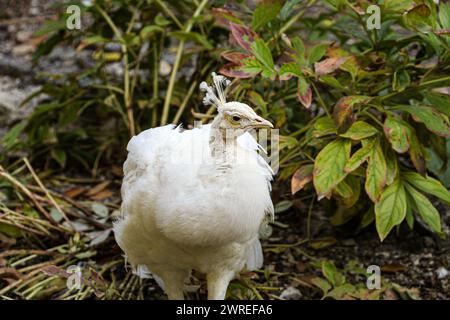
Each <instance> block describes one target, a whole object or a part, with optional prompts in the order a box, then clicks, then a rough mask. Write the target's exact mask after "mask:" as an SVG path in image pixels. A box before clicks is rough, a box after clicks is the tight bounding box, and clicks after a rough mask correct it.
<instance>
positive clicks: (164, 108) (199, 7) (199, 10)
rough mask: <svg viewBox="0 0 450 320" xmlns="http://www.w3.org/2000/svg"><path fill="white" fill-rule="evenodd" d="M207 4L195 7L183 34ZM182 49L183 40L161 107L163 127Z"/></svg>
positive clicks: (188, 29)
mask: <svg viewBox="0 0 450 320" xmlns="http://www.w3.org/2000/svg"><path fill="white" fill-rule="evenodd" d="M207 3H208V0H203V1H202V2H201V3H200V5H199V6H198V7H197V10H195V12H194V15H193V16H192V18H191V19H189V21H188V22H187V23H186V26H185V27H184V30H183V31H184V32H189V31H191V29H192V26H193V24H194V20H195V18H197V17H198V16H199V15H200V13H201V12H202V10H203V8H204V7H205V6H206V4H207ZM183 49H184V40H180V43H179V45H178V50H177V55H176V57H175V63H174V65H173V69H172V73H171V75H170V80H169V86H168V87H167V94H166V99H165V100H164V107H163V113H162V116H161V125H165V124H166V123H167V119H168V117H169V107H170V102H171V100H172V93H173V87H174V85H175V80H176V76H177V72H178V68H179V66H180V62H181V57H182V56H183Z"/></svg>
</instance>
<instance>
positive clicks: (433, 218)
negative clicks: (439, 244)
mask: <svg viewBox="0 0 450 320" xmlns="http://www.w3.org/2000/svg"><path fill="white" fill-rule="evenodd" d="M406 190H407V191H408V193H409V195H410V196H411V198H412V199H413V200H414V203H415V207H416V208H417V211H418V213H419V215H420V216H421V217H422V219H423V221H425V223H426V224H428V225H429V226H430V227H431V229H432V230H433V231H434V232H436V233H441V232H442V228H441V218H440V216H439V212H438V211H437V210H436V208H435V207H434V206H433V205H432V204H431V202H430V200H428V199H427V197H425V196H424V195H423V194H421V193H420V192H419V191H417V190H416V189H414V188H413V187H411V186H410V185H409V184H406Z"/></svg>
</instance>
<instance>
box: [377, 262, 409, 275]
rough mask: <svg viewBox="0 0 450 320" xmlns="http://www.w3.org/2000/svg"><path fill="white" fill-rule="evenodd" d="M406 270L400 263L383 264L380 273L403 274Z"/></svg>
mask: <svg viewBox="0 0 450 320" xmlns="http://www.w3.org/2000/svg"><path fill="white" fill-rule="evenodd" d="M406 270H407V269H406V267H405V266H404V265H402V264H400V263H390V264H385V265H384V266H382V267H381V271H383V272H386V273H397V272H405V271H406Z"/></svg>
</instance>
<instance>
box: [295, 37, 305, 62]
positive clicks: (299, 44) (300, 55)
mask: <svg viewBox="0 0 450 320" xmlns="http://www.w3.org/2000/svg"><path fill="white" fill-rule="evenodd" d="M292 46H293V48H294V50H295V53H296V55H295V57H294V58H295V60H296V61H297V62H298V63H300V64H301V65H303V64H304V63H305V45H304V44H303V41H302V39H301V38H299V37H294V38H293V39H292Z"/></svg>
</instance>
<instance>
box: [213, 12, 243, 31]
mask: <svg viewBox="0 0 450 320" xmlns="http://www.w3.org/2000/svg"><path fill="white" fill-rule="evenodd" d="M212 13H213V15H214V17H215V18H216V19H215V22H216V23H217V24H218V25H220V26H222V27H225V28H226V27H228V25H229V21H231V22H234V23H241V20H240V19H239V18H238V17H236V15H235V13H234V12H232V11H230V10H227V9H225V8H213V9H212Z"/></svg>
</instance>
